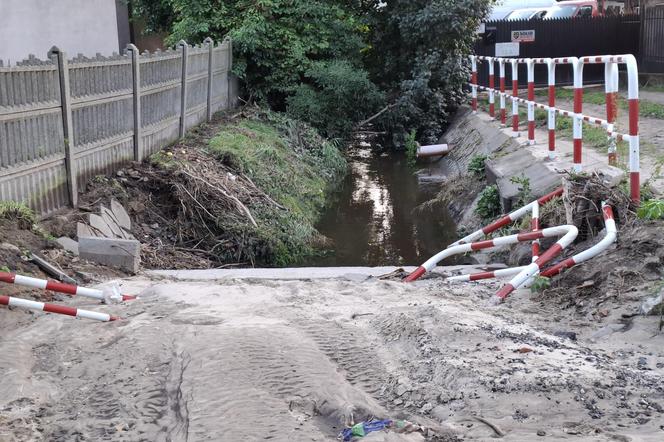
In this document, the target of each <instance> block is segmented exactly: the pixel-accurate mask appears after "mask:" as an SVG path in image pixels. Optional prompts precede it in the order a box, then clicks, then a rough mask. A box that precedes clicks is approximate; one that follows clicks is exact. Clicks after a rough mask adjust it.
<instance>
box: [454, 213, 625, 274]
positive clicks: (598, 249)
mask: <svg viewBox="0 0 664 442" xmlns="http://www.w3.org/2000/svg"><path fill="white" fill-rule="evenodd" d="M602 214H603V217H604V226H605V228H606V233H605V235H604V238H602V239H601V240H600V241H599V242H597V244H595V245H594V246H592V247H591V248H589V249H587V250H584V251H583V252H580V253H577V254H576V255H574V256H572V257H571V258H567V259H565V260H563V261H561V262H559V263H558V264H555V265H553V266H551V267H549V268H547V269H545V270H543V271H542V272H541V273H540V275H541V276H546V277H548V278H550V277H552V276H555V275H557V274H558V273H560V272H561V271H563V270H564V269H567V268H570V267H572V266H574V265H576V264H580V263H582V262H584V261H588V260H589V259H591V258H594V257H595V256H597V255H599V254H600V253H602V252H603V251H604V250H606V249H607V248H608V247H609V246H610V245H611V244H613V243H614V242H615V241H616V238H617V235H618V230H617V228H616V222H615V220H614V218H613V210H612V209H611V206H608V205H606V204H602ZM525 269H526V266H522V267H512V268H508V269H499V270H494V271H492V272H478V273H470V274H466V275H458V276H451V277H449V278H447V280H448V281H455V282H456V281H459V282H462V281H463V282H467V281H479V280H482V279H490V278H500V277H505V276H513V275H517V274H519V273H520V272H521V271H523V270H525Z"/></svg>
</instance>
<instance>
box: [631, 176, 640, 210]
mask: <svg viewBox="0 0 664 442" xmlns="http://www.w3.org/2000/svg"><path fill="white" fill-rule="evenodd" d="M629 190H630V195H631V196H632V201H634V202H635V203H637V204H639V203H640V201H641V176H640V174H639V172H630V173H629Z"/></svg>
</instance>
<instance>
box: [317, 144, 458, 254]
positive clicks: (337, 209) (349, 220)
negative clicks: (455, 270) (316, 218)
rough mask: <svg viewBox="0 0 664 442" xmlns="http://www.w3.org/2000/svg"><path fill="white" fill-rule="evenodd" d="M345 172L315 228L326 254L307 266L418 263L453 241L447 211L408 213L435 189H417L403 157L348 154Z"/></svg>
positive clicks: (360, 151)
mask: <svg viewBox="0 0 664 442" xmlns="http://www.w3.org/2000/svg"><path fill="white" fill-rule="evenodd" d="M346 156H347V159H348V163H349V173H348V175H347V176H346V178H345V180H344V181H343V183H342V184H341V185H340V187H339V189H338V190H337V192H336V193H335V194H334V195H333V201H332V203H331V204H330V206H329V207H328V209H327V210H326V212H325V213H324V214H323V216H322V218H321V220H320V222H319V223H318V225H317V226H316V227H317V229H318V231H319V232H320V233H321V234H323V235H325V236H326V237H327V238H328V239H329V240H330V241H331V245H330V250H329V251H327V252H325V253H324V254H323V255H322V256H319V257H317V258H316V259H314V260H313V262H309V265H315V266H382V265H419V264H421V263H422V262H423V261H425V260H426V259H428V258H429V257H430V256H431V255H433V254H435V253H437V252H439V251H440V250H441V249H443V248H445V247H446V246H447V245H448V244H449V243H451V242H454V241H455V240H456V226H455V225H454V222H453V221H452V219H451V218H450V217H449V215H448V214H447V210H440V211H437V212H431V211H428V212H426V214H421V215H417V214H416V213H414V212H413V210H414V209H415V208H416V207H417V206H418V205H419V204H421V203H422V202H425V201H426V200H428V199H430V198H431V197H432V196H433V195H434V194H435V191H436V188H435V186H434V187H433V189H427V188H425V187H421V186H420V185H418V180H417V177H416V176H415V175H414V173H413V172H414V169H413V168H411V167H410V166H409V165H408V163H407V160H406V157H405V156H404V155H403V154H399V153H377V152H375V151H373V150H371V148H369V147H353V148H350V149H349V150H348V152H347V155H346Z"/></svg>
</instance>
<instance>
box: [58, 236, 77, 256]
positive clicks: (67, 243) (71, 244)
mask: <svg viewBox="0 0 664 442" xmlns="http://www.w3.org/2000/svg"><path fill="white" fill-rule="evenodd" d="M56 242H57V243H58V244H60V245H61V246H62V247H63V248H64V249H65V250H66V251H68V252H71V253H73V254H74V255H76V256H78V242H76V241H74V240H73V239H71V238H69V237H68V236H63V237H61V238H58V239H57V240H56Z"/></svg>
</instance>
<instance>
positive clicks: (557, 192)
mask: <svg viewBox="0 0 664 442" xmlns="http://www.w3.org/2000/svg"><path fill="white" fill-rule="evenodd" d="M563 191H564V189H563V188H562V187H559V188H557V189H556V190H554V191H553V192H550V193H547V194H546V195H544V196H543V197H542V198H540V199H538V200H537V203H538V204H544V203H548V202H549V201H551V200H552V199H554V198H556V197H559V196H562V194H563Z"/></svg>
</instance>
